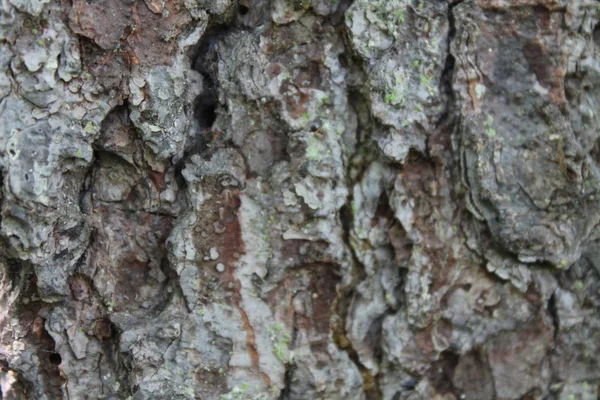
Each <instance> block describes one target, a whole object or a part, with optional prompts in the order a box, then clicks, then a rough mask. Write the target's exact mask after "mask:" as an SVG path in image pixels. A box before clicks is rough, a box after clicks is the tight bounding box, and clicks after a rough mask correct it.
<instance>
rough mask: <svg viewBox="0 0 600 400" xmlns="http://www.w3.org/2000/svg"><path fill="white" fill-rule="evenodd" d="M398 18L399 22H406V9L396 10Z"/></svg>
mask: <svg viewBox="0 0 600 400" xmlns="http://www.w3.org/2000/svg"><path fill="white" fill-rule="evenodd" d="M396 19H397V20H398V22H404V10H403V9H399V10H398V11H396Z"/></svg>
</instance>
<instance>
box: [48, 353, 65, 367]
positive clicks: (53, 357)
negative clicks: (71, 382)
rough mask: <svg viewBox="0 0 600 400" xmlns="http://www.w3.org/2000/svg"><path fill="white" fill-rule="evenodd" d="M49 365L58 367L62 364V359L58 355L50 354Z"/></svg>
mask: <svg viewBox="0 0 600 400" xmlns="http://www.w3.org/2000/svg"><path fill="white" fill-rule="evenodd" d="M49 357H50V364H52V365H60V363H61V362H62V357H61V356H60V354H58V353H50V356H49Z"/></svg>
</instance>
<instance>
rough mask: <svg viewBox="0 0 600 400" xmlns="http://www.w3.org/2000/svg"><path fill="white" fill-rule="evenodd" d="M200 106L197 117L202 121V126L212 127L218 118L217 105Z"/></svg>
mask: <svg viewBox="0 0 600 400" xmlns="http://www.w3.org/2000/svg"><path fill="white" fill-rule="evenodd" d="M199 108H200V109H199V110H198V115H197V117H198V119H199V121H200V126H201V127H202V128H210V127H211V126H212V125H213V124H214V122H215V120H216V119H217V112H216V108H217V107H216V105H215V104H206V105H204V106H203V107H199Z"/></svg>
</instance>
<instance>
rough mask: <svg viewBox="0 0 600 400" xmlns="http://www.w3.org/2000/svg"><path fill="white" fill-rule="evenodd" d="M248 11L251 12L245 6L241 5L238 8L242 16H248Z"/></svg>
mask: <svg viewBox="0 0 600 400" xmlns="http://www.w3.org/2000/svg"><path fill="white" fill-rule="evenodd" d="M248 11H250V9H249V8H248V6H245V5H244V4H240V6H239V7H238V12H239V13H240V15H246V14H248Z"/></svg>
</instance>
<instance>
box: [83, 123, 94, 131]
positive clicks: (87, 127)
mask: <svg viewBox="0 0 600 400" xmlns="http://www.w3.org/2000/svg"><path fill="white" fill-rule="evenodd" d="M83 129H84V130H85V132H86V133H92V132H94V124H93V123H92V121H88V123H87V124H85V128H83Z"/></svg>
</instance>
